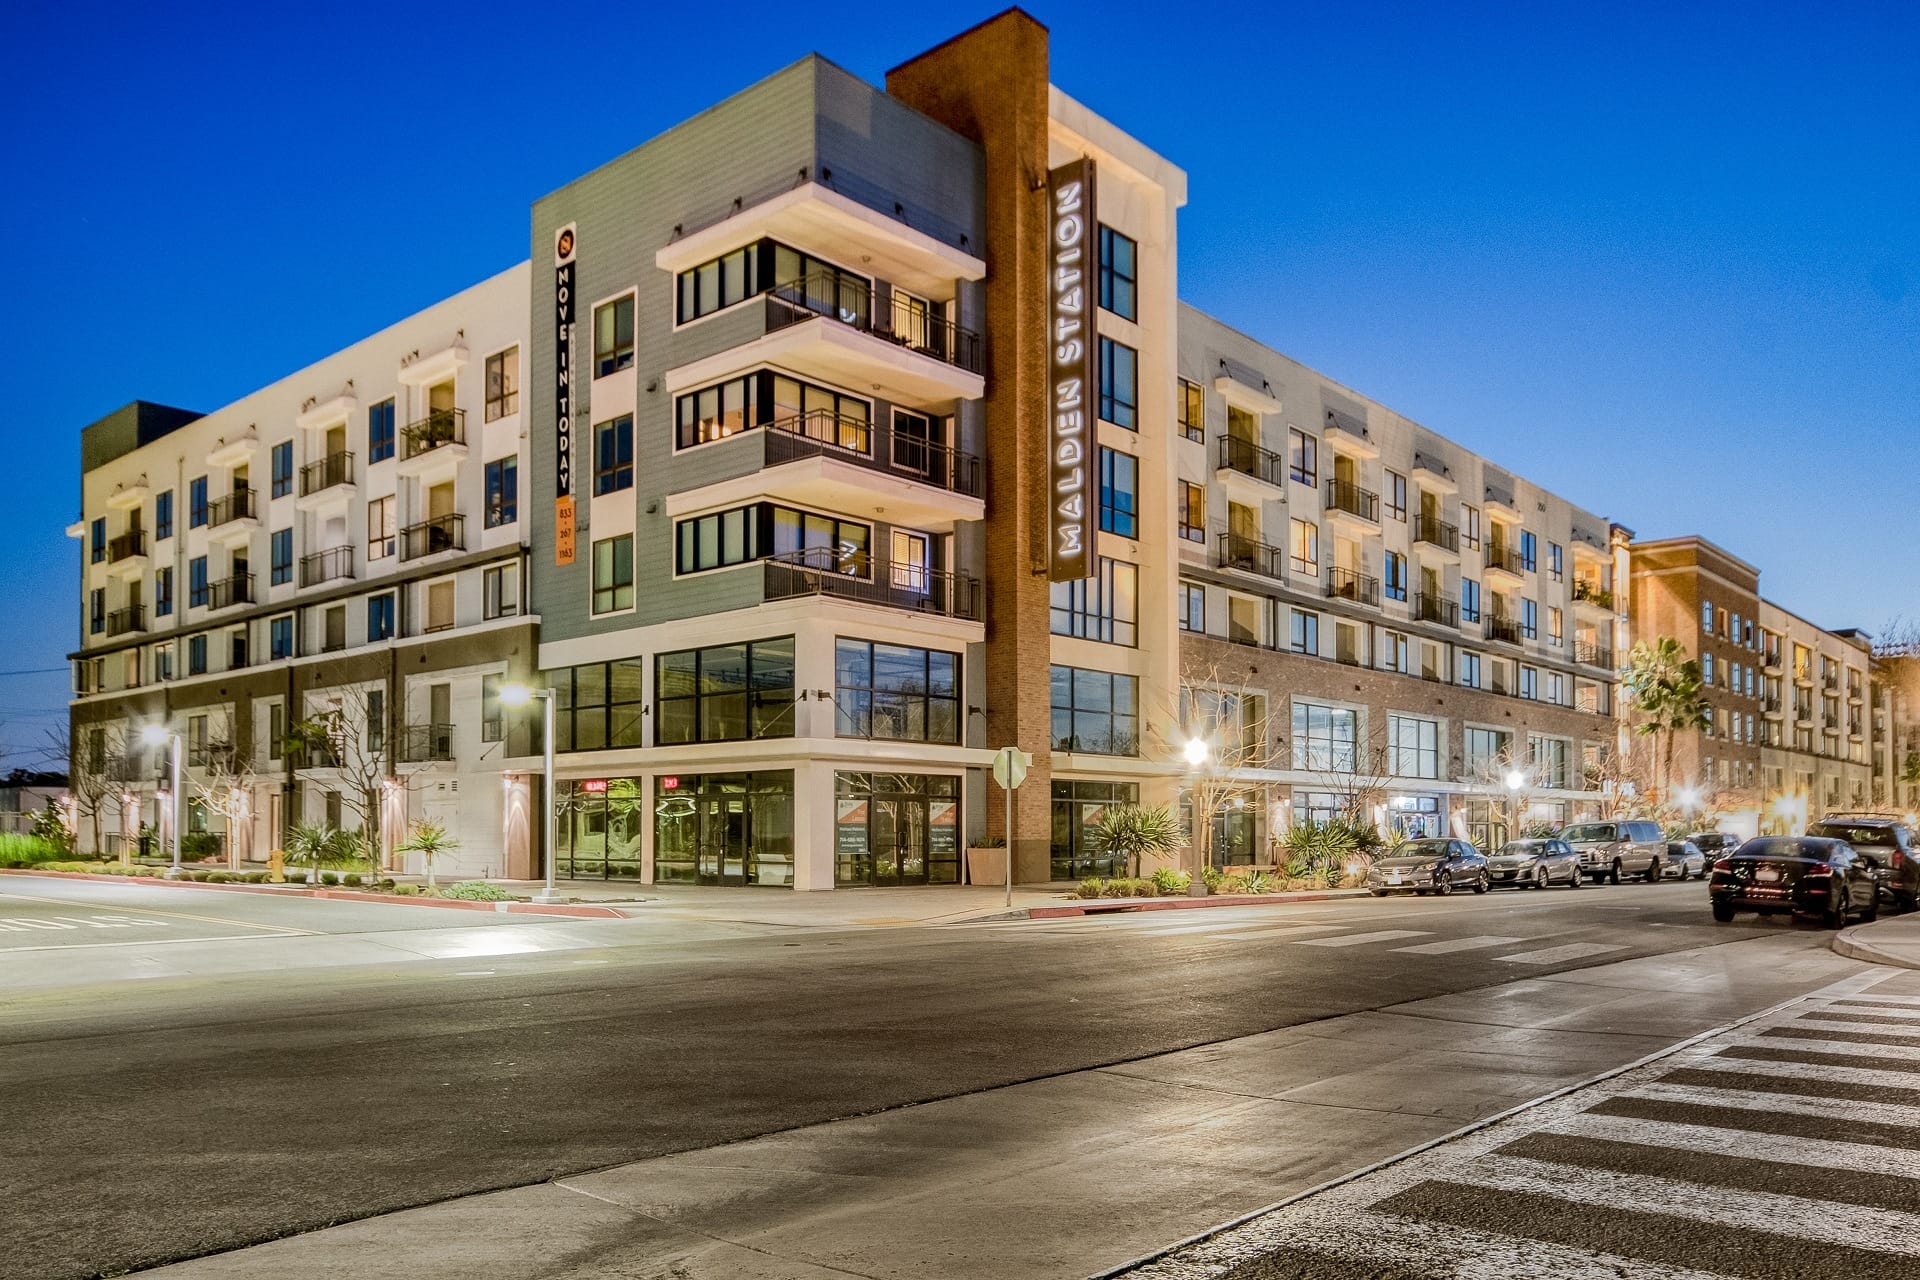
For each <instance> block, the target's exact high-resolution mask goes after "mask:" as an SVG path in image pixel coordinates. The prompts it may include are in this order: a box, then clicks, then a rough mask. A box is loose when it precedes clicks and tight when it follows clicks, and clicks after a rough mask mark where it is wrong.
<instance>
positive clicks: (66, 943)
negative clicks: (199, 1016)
mask: <svg viewBox="0 0 1920 1280" xmlns="http://www.w3.org/2000/svg"><path fill="white" fill-rule="evenodd" d="M181 905H186V904H181ZM193 905H200V904H193ZM208 905H218V904H208ZM311 932H312V931H311V930H306V929H292V928H287V927H285V926H282V925H270V924H259V923H254V922H250V921H245V920H236V919H233V918H231V917H229V916H223V915H213V914H209V913H205V912H198V911H175V910H166V911H161V910H156V909H154V908H151V907H136V906H124V905H122V906H116V907H115V908H114V909H113V910H105V909H103V907H102V904H99V903H87V902H76V901H69V900H66V899H51V900H49V899H46V898H41V897H37V896H35V895H33V894H17V893H4V892H0V955H4V954H5V953H8V952H22V951H50V950H64V949H72V948H76V947H82V948H84V947H143V946H146V945H148V944H151V943H160V942H221V941H228V940H236V939H240V938H262V937H299V936H303V935H306V934H308V933H311ZM5 963H6V962H5V961H4V960H0V974H4V973H5Z"/></svg>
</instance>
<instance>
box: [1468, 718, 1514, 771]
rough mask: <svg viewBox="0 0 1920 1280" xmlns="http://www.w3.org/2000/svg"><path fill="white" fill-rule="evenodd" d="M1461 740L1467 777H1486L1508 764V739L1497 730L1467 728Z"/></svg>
mask: <svg viewBox="0 0 1920 1280" xmlns="http://www.w3.org/2000/svg"><path fill="white" fill-rule="evenodd" d="M1462 738H1463V741H1464V745H1465V748H1466V758H1467V772H1468V774H1469V776H1472V775H1479V776H1481V777H1487V776H1489V775H1491V774H1493V773H1495V772H1498V771H1499V770H1500V769H1501V767H1502V766H1504V765H1505V764H1507V763H1508V761H1507V743H1508V737H1507V735H1506V734H1504V733H1502V732H1500V731H1499V730H1498V729H1473V728H1469V729H1467V730H1466V732H1465V733H1464V734H1463V735H1462Z"/></svg>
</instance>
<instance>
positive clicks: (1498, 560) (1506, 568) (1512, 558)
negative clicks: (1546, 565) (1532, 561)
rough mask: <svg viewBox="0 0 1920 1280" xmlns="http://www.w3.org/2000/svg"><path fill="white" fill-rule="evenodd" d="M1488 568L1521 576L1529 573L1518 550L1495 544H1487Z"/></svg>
mask: <svg viewBox="0 0 1920 1280" xmlns="http://www.w3.org/2000/svg"><path fill="white" fill-rule="evenodd" d="M1487 568H1489V569H1494V570H1497V571H1499V572H1501V573H1512V574H1521V573H1525V572H1526V571H1527V563H1526V561H1524V560H1522V559H1521V558H1520V551H1519V549H1518V548H1516V547H1509V546H1503V545H1501V544H1500V543H1497V542H1493V543H1488V544H1487Z"/></svg>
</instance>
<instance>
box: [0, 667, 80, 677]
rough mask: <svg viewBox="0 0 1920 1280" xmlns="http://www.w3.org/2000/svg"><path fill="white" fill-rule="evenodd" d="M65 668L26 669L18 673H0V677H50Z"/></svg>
mask: <svg viewBox="0 0 1920 1280" xmlns="http://www.w3.org/2000/svg"><path fill="white" fill-rule="evenodd" d="M65 670H67V668H66V667H27V668H24V669H22V670H20V671H0V676H50V675H52V674H53V673H54V672H56V671H65Z"/></svg>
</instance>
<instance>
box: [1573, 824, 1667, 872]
mask: <svg viewBox="0 0 1920 1280" xmlns="http://www.w3.org/2000/svg"><path fill="white" fill-rule="evenodd" d="M1560 838H1561V839H1562V840H1565V841H1566V842H1567V843H1568V844H1570V845H1572V846H1573V847H1574V848H1575V849H1576V850H1577V851H1578V852H1579V854H1580V867H1581V869H1582V870H1583V871H1585V872H1586V874H1587V876H1588V877H1589V878H1590V879H1594V880H1607V881H1611V882H1612V883H1614V884H1619V883H1620V878H1621V877H1622V876H1639V877H1640V878H1642V879H1644V880H1647V881H1649V882H1653V881H1657V880H1659V879H1660V875H1661V869H1662V868H1663V867H1665V866H1666V861H1667V840H1666V837H1665V836H1664V835H1663V834H1661V831H1660V824H1659V823H1657V822H1641V821H1633V822H1580V823H1575V824H1574V825H1573V826H1571V827H1568V828H1567V829H1566V830H1564V831H1562V832H1561V833H1560Z"/></svg>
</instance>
